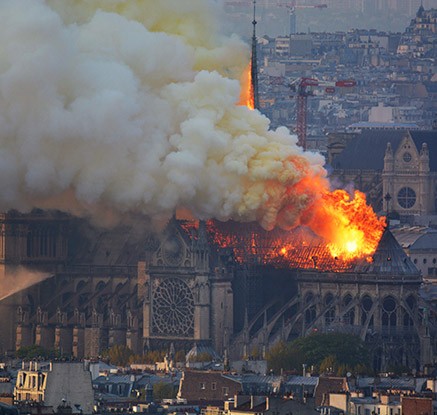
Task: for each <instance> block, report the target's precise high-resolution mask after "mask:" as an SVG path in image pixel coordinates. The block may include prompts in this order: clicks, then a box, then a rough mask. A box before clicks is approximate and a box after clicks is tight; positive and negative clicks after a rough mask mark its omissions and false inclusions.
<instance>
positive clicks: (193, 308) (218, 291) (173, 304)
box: [138, 220, 233, 354]
mask: <svg viewBox="0 0 437 415" xmlns="http://www.w3.org/2000/svg"><path fill="white" fill-rule="evenodd" d="M153 246H154V249H152V250H149V251H148V253H147V260H146V261H145V262H144V263H140V265H139V276H138V280H139V295H140V297H141V298H142V299H143V339H144V345H145V347H146V348H157V347H161V348H165V347H168V345H169V342H172V343H174V344H175V346H177V345H179V346H180V348H182V349H187V347H188V348H189V346H190V345H192V344H193V342H196V343H201V344H207V345H211V346H213V347H214V349H215V350H216V351H217V352H218V353H220V354H223V351H224V349H225V348H227V347H229V341H230V335H231V334H232V333H233V292H232V284H231V282H232V277H233V274H232V270H231V269H229V267H228V265H227V264H226V262H224V261H222V258H220V257H217V256H215V258H214V259H213V255H212V254H211V251H210V245H209V242H208V238H207V233H206V228H205V224H204V222H200V224H199V229H198V231H196V232H195V231H194V230H192V232H187V231H186V230H184V229H183V227H181V226H180V225H179V224H178V222H177V221H176V220H173V221H172V222H171V223H170V224H169V226H168V227H167V229H166V231H165V232H164V234H163V235H162V237H161V238H160V239H159V240H157V241H156V243H155V244H153ZM214 261H215V263H214V265H215V266H214V267H212V265H213V262H214Z"/></svg>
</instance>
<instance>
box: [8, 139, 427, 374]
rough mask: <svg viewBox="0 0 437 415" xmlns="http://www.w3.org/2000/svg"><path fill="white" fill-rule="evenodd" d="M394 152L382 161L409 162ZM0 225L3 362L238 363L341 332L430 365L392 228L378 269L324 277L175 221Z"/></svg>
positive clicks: (421, 319)
mask: <svg viewBox="0 0 437 415" xmlns="http://www.w3.org/2000/svg"><path fill="white" fill-rule="evenodd" d="M402 143H403V144H402V145H404V146H408V145H409V144H408V143H409V141H408V138H406V139H405V140H404V141H402ZM410 146H411V143H410ZM400 149H401V150H400V151H402V149H403V151H404V152H405V151H406V150H409V151H412V150H411V148H408V147H402V146H401V147H400ZM390 151H393V150H390V146H388V150H387V154H388V156H386V160H387V159H388V161H390V159H391V158H393V159H396V157H398V158H399V157H401V158H402V153H401V155H400V156H397V155H395V152H394V151H393V155H392V154H391V153H390ZM414 157H418V159H420V153H417V155H416V154H415V153H412V159H414ZM395 186H396V185H395V183H394V184H393V191H396V189H397V188H396V187H395ZM411 186H413V184H411ZM398 192H399V190H398ZM1 225H2V229H3V233H2V246H3V257H2V264H1V266H2V270H3V273H2V275H1V277H0V278H1V283H2V284H1V289H2V292H1V298H0V315H1V317H2V318H1V319H0V332H1V334H2V335H1V336H0V351H1V353H7V352H9V351H14V350H17V349H21V348H23V347H26V346H30V345H34V344H36V345H39V346H42V347H44V348H45V349H54V350H57V351H58V352H59V353H60V354H62V355H65V356H74V357H76V358H83V357H95V356H98V355H99V354H100V353H101V352H102V351H103V350H105V349H107V348H109V347H111V346H113V345H126V346H128V347H129V348H130V349H132V350H133V351H134V352H135V353H138V354H141V353H144V352H145V351H147V350H154V349H160V350H168V349H169V348H173V349H177V350H185V351H187V350H189V349H191V347H192V346H193V344H196V345H199V346H202V348H204V347H206V348H212V349H214V350H215V351H216V352H217V353H218V354H219V355H221V356H223V355H224V354H228V355H229V356H230V357H232V358H237V359H240V358H241V357H242V356H246V357H248V356H250V355H251V354H253V353H254V351H255V350H257V353H258V355H259V354H264V353H265V352H266V351H267V350H268V349H269V347H271V346H272V345H274V344H275V343H276V342H278V341H280V340H286V341H291V340H293V339H295V338H296V337H299V336H306V335H308V334H310V333H312V332H314V331H321V332H323V331H327V332H330V331H342V332H348V333H355V334H356V335H358V336H360V337H361V338H362V339H363V340H365V341H366V342H367V343H368V344H369V346H370V347H371V349H372V353H373V357H374V366H375V368H377V369H381V370H385V369H387V368H388V367H390V366H393V365H404V366H409V367H414V368H418V369H421V368H423V366H424V365H425V364H428V363H431V362H432V358H433V351H432V348H433V346H434V340H433V339H434V331H433V328H432V327H431V323H432V322H431V319H430V318H429V317H428V315H427V312H425V310H426V309H427V307H426V306H424V304H423V302H422V300H421V298H420V297H419V287H420V285H421V283H422V278H421V275H420V273H419V271H418V270H417V269H416V268H415V266H414V265H413V263H412V262H411V261H410V259H409V258H408V257H407V256H406V255H405V253H404V252H403V250H402V248H401V247H400V246H399V244H397V242H396V240H395V239H394V238H393V236H392V235H391V233H390V232H389V231H386V233H385V234H384V236H383V238H382V239H381V242H380V244H379V247H378V250H377V251H376V253H375V255H374V256H373V259H372V261H370V262H368V261H364V262H363V263H357V264H355V265H354V266H353V267H347V268H344V269H337V268H336V267H335V264H332V268H329V267H328V268H326V267H324V268H322V267H321V257H319V260H318V261H316V260H314V261H313V262H314V266H311V268H306V269H285V268H284V269H281V268H277V267H273V266H268V265H265V264H262V263H260V262H257V261H254V258H252V261H251V262H248V263H241V262H238V261H236V260H235V258H234V255H233V251H232V249H231V247H227V248H219V247H217V246H216V245H215V244H214V242H213V239H214V238H213V235H211V231H210V229H207V227H206V224H205V223H204V222H199V223H198V224H194V223H193V222H188V221H180V220H176V219H172V220H171V221H170V222H169V223H168V225H167V226H166V228H165V229H164V230H163V231H162V232H159V233H154V234H151V233H150V232H149V231H145V232H142V231H140V230H139V229H138V228H137V227H132V226H130V227H118V228H116V229H112V230H102V229H96V228H94V227H92V226H90V225H89V224H88V223H87V222H85V221H83V220H78V219H74V218H70V217H67V216H65V215H61V214H57V213H56V214H55V213H49V212H48V213H46V214H45V215H44V214H42V213H41V212H34V213H32V214H28V215H21V214H17V213H10V214H5V215H3V216H2V218H1ZM240 231H241V230H240ZM312 258H315V256H313V257H312ZM331 260H332V258H331ZM255 305H256V307H255Z"/></svg>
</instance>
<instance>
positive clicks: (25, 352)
mask: <svg viewBox="0 0 437 415" xmlns="http://www.w3.org/2000/svg"><path fill="white" fill-rule="evenodd" d="M16 356H17V357H18V358H19V359H27V360H31V359H38V358H41V359H55V358H57V357H59V355H58V353H57V352H56V351H55V350H47V349H45V348H44V347H41V346H37V345H36V344H34V345H32V346H25V347H21V348H20V349H19V350H17V352H16Z"/></svg>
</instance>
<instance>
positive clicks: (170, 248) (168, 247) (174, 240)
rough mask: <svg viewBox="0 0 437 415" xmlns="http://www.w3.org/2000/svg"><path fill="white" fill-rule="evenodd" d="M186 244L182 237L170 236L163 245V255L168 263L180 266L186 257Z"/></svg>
mask: <svg viewBox="0 0 437 415" xmlns="http://www.w3.org/2000/svg"><path fill="white" fill-rule="evenodd" d="M184 253H185V249H184V245H183V243H182V241H181V239H180V238H178V237H177V236H172V237H170V238H168V239H167V240H166V241H165V242H164V245H163V247H162V256H163V258H164V262H165V263H166V265H170V266H178V265H180V264H181V262H182V260H183V258H184Z"/></svg>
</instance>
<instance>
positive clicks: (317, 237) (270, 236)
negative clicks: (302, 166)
mask: <svg viewBox="0 0 437 415" xmlns="http://www.w3.org/2000/svg"><path fill="white" fill-rule="evenodd" d="M307 225H308V226H309V227H306V226H300V227H297V228H295V229H293V230H283V229H277V228H276V229H274V230H271V231H266V230H264V229H263V228H262V227H261V226H259V225H258V224H256V223H246V224H244V223H235V222H226V223H221V222H217V221H210V222H209V223H208V229H209V234H210V236H211V238H212V239H213V241H214V242H215V243H216V244H217V245H218V246H220V247H222V248H224V247H229V248H232V249H233V251H234V255H235V257H236V260H237V261H239V262H242V263H243V262H248V263H253V262H254V261H255V262H256V263H258V264H265V265H267V264H271V265H276V266H285V267H289V268H315V269H321V270H331V271H344V270H348V269H350V268H351V267H352V266H353V265H354V264H355V263H356V262H357V261H360V260H367V261H372V254H373V253H374V252H375V250H376V248H377V246H378V243H379V240H380V238H381V236H382V233H383V231H384V227H385V219H384V218H378V217H377V216H376V214H375V213H374V212H373V210H372V208H371V207H370V206H368V205H367V204H366V199H365V196H364V194H363V193H361V192H359V191H356V192H355V195H354V197H353V198H352V197H351V196H350V195H349V194H348V193H347V192H346V191H344V190H336V191H334V192H326V193H325V194H324V195H323V196H322V198H321V200H319V201H318V202H317V203H316V204H315V205H314V206H313V207H312V217H311V219H310V221H309V222H308V223H307Z"/></svg>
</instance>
